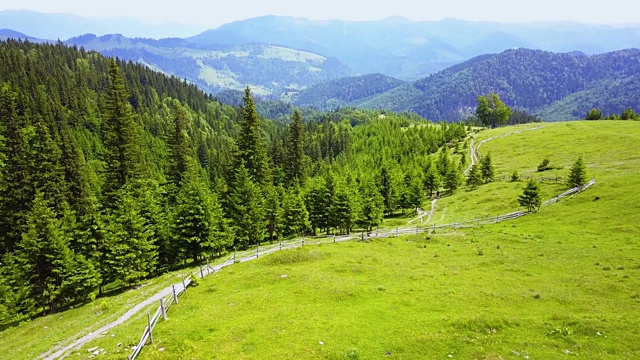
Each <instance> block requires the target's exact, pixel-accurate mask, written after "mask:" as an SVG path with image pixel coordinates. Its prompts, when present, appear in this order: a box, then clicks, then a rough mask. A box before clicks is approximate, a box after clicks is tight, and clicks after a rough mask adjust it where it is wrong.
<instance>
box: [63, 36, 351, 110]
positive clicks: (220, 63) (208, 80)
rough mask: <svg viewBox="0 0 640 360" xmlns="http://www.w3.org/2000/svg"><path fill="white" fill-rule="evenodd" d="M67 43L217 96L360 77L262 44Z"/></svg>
mask: <svg viewBox="0 0 640 360" xmlns="http://www.w3.org/2000/svg"><path fill="white" fill-rule="evenodd" d="M66 43H67V44H69V45H76V46H82V47H84V48H85V49H87V50H95V51H98V52H100V53H102V54H104V55H107V56H115V57H119V58H122V59H126V60H132V61H135V62H139V63H143V64H145V65H147V66H149V67H151V68H153V69H155V70H159V71H162V72H164V73H166V74H170V75H174V76H177V77H179V78H183V79H186V80H188V81H190V82H192V83H195V84H197V85H198V86H200V87H201V88H202V89H203V90H205V91H208V92H211V93H214V94H215V93H217V92H219V91H222V90H225V89H236V90H241V89H244V87H245V86H247V85H250V86H251V87H252V88H253V91H254V93H256V94H258V95H262V96H273V97H275V98H280V97H281V96H282V95H283V94H284V93H287V92H290V91H300V90H302V89H305V88H307V87H308V86H312V85H315V84H317V83H322V82H325V81H329V80H332V79H337V78H342V77H347V76H353V75H355V74H356V73H355V72H354V71H353V70H351V69H350V68H349V67H347V66H346V65H344V64H343V63H341V62H340V61H339V60H337V59H332V58H326V57H324V56H322V55H319V54H315V53H311V52H307V51H299V50H296V49H291V48H285V47H281V46H273V45H267V44H260V43H252V44H245V45H226V44H211V45H199V44H193V43H189V42H188V41H186V40H184V39H179V38H170V39H161V40H154V39H142V38H136V39H131V38H127V37H124V36H122V35H105V36H101V37H98V36H95V35H92V34H88V35H83V36H79V37H75V38H71V39H69V40H68V41H66Z"/></svg>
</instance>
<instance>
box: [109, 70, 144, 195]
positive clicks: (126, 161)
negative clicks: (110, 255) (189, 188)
mask: <svg viewBox="0 0 640 360" xmlns="http://www.w3.org/2000/svg"><path fill="white" fill-rule="evenodd" d="M109 82H110V86H109V91H108V93H107V94H108V96H107V97H106V101H105V109H104V112H105V115H104V123H103V124H104V129H103V133H104V145H105V148H106V154H105V163H106V169H105V170H106V181H105V187H104V194H105V196H106V198H107V201H108V202H115V201H116V199H115V193H116V192H117V191H118V190H119V189H121V188H122V187H123V186H124V185H125V184H126V183H127V181H131V180H133V179H136V178H139V177H140V176H141V174H140V164H141V160H142V159H141V156H140V149H139V143H140V140H139V136H138V129H137V125H136V123H135V122H134V113H133V109H132V107H131V104H130V103H129V97H130V95H129V92H128V91H127V89H126V87H125V85H124V81H123V80H122V77H121V76H120V69H119V67H118V64H117V63H116V62H115V60H111V63H110V64H109ZM107 205H108V206H110V205H109V204H107Z"/></svg>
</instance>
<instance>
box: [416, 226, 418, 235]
mask: <svg viewBox="0 0 640 360" xmlns="http://www.w3.org/2000/svg"><path fill="white" fill-rule="evenodd" d="M416 235H418V227H417V226H416Z"/></svg>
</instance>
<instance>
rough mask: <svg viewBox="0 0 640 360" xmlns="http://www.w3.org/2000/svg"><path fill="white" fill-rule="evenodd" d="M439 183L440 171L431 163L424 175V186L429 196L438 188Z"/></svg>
mask: <svg viewBox="0 0 640 360" xmlns="http://www.w3.org/2000/svg"><path fill="white" fill-rule="evenodd" d="M440 185H442V181H441V180H440V173H439V172H438V170H437V169H436V167H435V166H434V165H433V163H432V164H431V165H430V166H429V168H428V170H427V173H426V174H425V176H424V188H425V190H426V191H428V192H429V196H430V197H433V192H434V191H436V190H438V188H440Z"/></svg>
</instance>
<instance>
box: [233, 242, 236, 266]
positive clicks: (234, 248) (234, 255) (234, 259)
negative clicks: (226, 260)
mask: <svg viewBox="0 0 640 360" xmlns="http://www.w3.org/2000/svg"><path fill="white" fill-rule="evenodd" d="M233 262H236V247H235V246H234V247H233Z"/></svg>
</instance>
